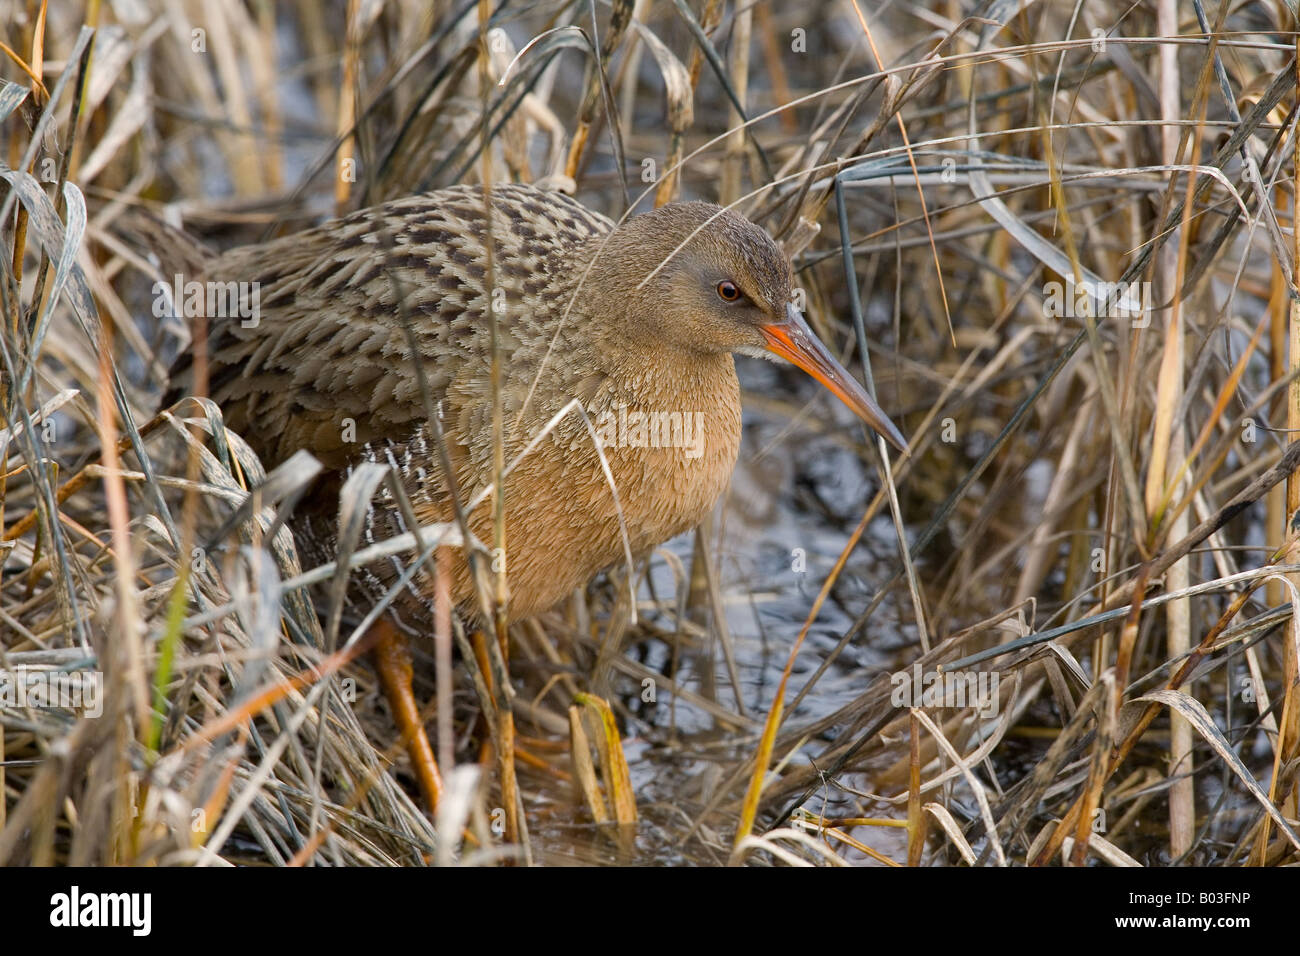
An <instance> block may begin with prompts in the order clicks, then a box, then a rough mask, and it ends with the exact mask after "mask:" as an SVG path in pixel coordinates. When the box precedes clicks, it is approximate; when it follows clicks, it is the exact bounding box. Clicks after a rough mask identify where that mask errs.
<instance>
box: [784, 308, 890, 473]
mask: <svg viewBox="0 0 1300 956" xmlns="http://www.w3.org/2000/svg"><path fill="white" fill-rule="evenodd" d="M762 331H763V337H764V338H766V339H767V349H768V351H769V352H774V353H775V354H777V355H779V356H781V358H783V359H786V360H787V361H790V362H793V363H794V364H795V365H797V366H799V367H800V368H801V369H803V370H804V371H805V372H807V373H808V374H809V375H811V376H812V377H813V378H815V379H817V381H819V382H821V383H822V384H823V385H825V386H826V387H827V388H829V389H830V390H831V391H832V392H834V393H835V395H836V397H838V398H839V400H840V401H842V402H843V403H844V404H845V405H847V406H849V408H851V409H853V411H854V412H855V413H856V414H857V416H858V417H859V418H861V419H862V420H863V421H864V422H866V423H867V424H868V425H870V426H871V427H872V428H874V429H875V430H876V431H877V432H879V433H880V436H881V437H882V438H884V439H885V441H887V442H889V443H890V444H891V445H893V446H894V447H895V448H897V449H898V450H899V451H907V439H906V438H904V437H903V433H902V432H900V431H899V430H898V426H896V425H895V424H894V423H893V422H891V421H890V420H889V417H888V416H887V415H886V414H885V413H884V412H882V411H881V410H880V406H879V405H877V404H876V403H875V401H874V400H873V399H872V398H871V396H870V395H868V394H867V392H866V389H864V388H863V387H862V386H861V385H859V384H858V381H857V379H855V378H854V377H853V376H852V375H851V374H849V372H848V371H847V370H846V369H845V368H844V366H843V365H841V364H840V363H839V362H837V361H835V357H834V356H833V355H831V353H830V352H829V351H828V350H827V348H826V346H824V345H822V343H821V340H820V339H818V338H817V336H815V335H813V332H812V329H810V328H808V323H807V322H805V321H804V320H803V316H802V315H800V314H799V310H798V309H796V308H795V307H794V304H793V303H791V304H789V305H787V306H786V312H785V321H784V322H780V323H776V324H773V325H765V326H763V327H762Z"/></svg>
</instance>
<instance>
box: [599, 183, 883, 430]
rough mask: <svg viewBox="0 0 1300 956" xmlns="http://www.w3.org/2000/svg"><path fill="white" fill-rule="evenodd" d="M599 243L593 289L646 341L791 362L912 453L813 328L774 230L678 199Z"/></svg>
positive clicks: (706, 205) (646, 343) (627, 327)
mask: <svg viewBox="0 0 1300 956" xmlns="http://www.w3.org/2000/svg"><path fill="white" fill-rule="evenodd" d="M597 247H598V248H599V251H598V253H597V255H596V258H595V261H594V262H593V263H592V268H591V274H590V275H589V276H588V277H587V282H588V283H589V284H590V285H589V288H590V289H591V290H593V291H594V290H599V293H598V294H599V296H600V297H601V298H602V300H603V301H601V302H600V303H599V307H600V308H602V309H603V310H608V309H609V308H610V305H611V304H617V305H618V307H619V311H620V312H621V313H622V314H623V315H624V316H625V317H626V320H627V324H626V325H625V326H624V330H625V332H626V334H629V335H632V336H634V337H635V338H637V339H640V340H641V341H640V342H639V343H638V344H640V345H641V346H642V347H646V348H677V349H685V350H693V351H697V352H712V353H719V352H732V353H740V354H741V355H750V356H755V357H759V358H768V359H770V358H773V357H779V358H782V359H786V360H788V361H790V362H793V363H794V364H795V365H797V366H799V368H801V369H803V370H804V371H805V372H807V373H808V374H809V375H811V376H813V378H815V379H817V381H819V382H821V383H822V385H824V386H826V388H828V389H829V390H830V391H831V392H833V393H834V394H835V395H836V396H837V397H838V398H839V399H840V400H841V401H843V402H844V404H845V405H847V406H848V407H849V408H850V409H852V410H853V411H854V412H855V413H857V415H858V416H859V417H860V418H861V419H862V420H863V421H865V422H866V423H867V424H868V425H870V426H871V427H872V428H873V429H875V430H876V431H877V432H879V433H880V435H881V436H883V437H884V438H885V439H886V440H887V441H888V442H889V443H890V444H892V445H893V446H894V447H896V448H898V449H899V450H900V451H903V450H906V448H907V441H906V439H905V438H903V435H902V433H901V432H900V431H899V430H898V428H897V426H895V425H894V423H893V422H891V421H890V420H889V418H888V416H886V415H885V413H884V412H883V411H881V409H880V406H879V405H877V404H876V402H875V401H874V400H873V399H872V398H871V396H870V395H868V394H867V392H866V390H865V389H863V388H862V386H861V385H859V384H858V381H857V379H855V378H854V377H853V376H852V375H851V374H850V373H849V372H848V371H847V370H845V368H844V367H843V366H842V365H840V363H839V362H837V361H836V360H835V357H834V356H833V355H831V353H830V351H829V350H828V349H827V348H826V346H825V345H823V344H822V342H821V341H820V340H819V339H818V338H817V336H816V335H814V334H813V332H812V330H811V329H809V328H808V324H807V323H806V322H805V321H804V318H803V316H802V315H801V314H800V312H799V309H798V308H797V307H796V306H795V303H794V283H793V275H792V272H791V269H790V262H789V260H788V259H787V258H786V256H785V254H784V253H783V252H782V250H781V247H780V246H778V245H777V244H776V242H775V240H773V239H772V237H771V236H769V235H768V234H767V232H766V231H765V230H763V229H761V228H759V227H758V226H756V225H754V224H753V223H752V222H750V221H749V220H747V219H745V218H744V217H742V216H740V215H737V214H736V213H734V212H731V211H730V210H726V209H723V208H721V207H719V206H715V205H712V204H711V203H703V202H685V203H672V204H669V205H666V206H661V207H660V208H658V209H656V210H654V211H653V212H649V213H646V214H644V215H641V216H637V217H635V218H633V219H630V220H628V221H627V222H626V223H624V224H623V225H621V226H620V227H618V228H617V229H616V230H615V231H614V233H613V234H612V235H611V236H609V237H608V240H607V241H606V240H601V241H600V242H598V243H597ZM607 296H612V297H613V303H611V301H610V300H609V299H607V298H605V297H607Z"/></svg>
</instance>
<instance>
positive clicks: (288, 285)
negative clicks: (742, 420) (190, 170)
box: [171, 185, 612, 468]
mask: <svg viewBox="0 0 1300 956" xmlns="http://www.w3.org/2000/svg"><path fill="white" fill-rule="evenodd" d="M492 201H493V210H494V215H493V217H492V219H491V221H490V224H489V220H488V218H487V217H486V216H485V215H484V195H483V191H482V189H481V188H480V187H476V186H458V187H452V188H448V189H443V190H439V191H437V192H432V193H427V194H424V195H420V196H415V197H411V198H407V199H401V200H396V201H394V202H390V203H386V204H384V205H382V206H376V207H373V208H370V209H364V210H360V211H358V212H356V213H353V214H351V215H349V216H346V217H343V218H341V219H336V220H333V221H331V222H327V223H325V224H323V225H321V226H317V227H316V228H313V229H310V230H308V231H306V232H303V233H299V234H296V235H292V236H288V237H286V238H283V239H278V240H275V241H273V242H270V243H264V244H260V245H255V246H244V247H239V248H236V249H232V250H231V251H229V252H227V253H225V254H223V255H221V256H220V257H218V258H217V259H215V260H214V261H213V262H212V263H211V265H210V266H209V268H208V269H207V270H206V273H205V275H204V276H203V277H202V278H203V280H205V281H206V282H208V283H219V284H229V283H236V284H243V285H242V286H240V287H241V288H244V289H247V290H252V291H251V293H250V292H245V293H244V294H245V296H246V298H247V297H250V295H251V298H252V299H253V301H252V303H251V304H252V305H253V306H254V308H253V309H247V310H245V311H252V312H254V313H255V314H254V316H253V317H252V318H248V319H245V318H242V317H241V316H240V315H234V316H230V317H225V318H223V317H220V316H213V317H209V319H208V325H209V331H208V335H209V348H208V353H209V393H210V395H211V397H212V398H213V399H214V400H215V401H216V402H217V404H218V405H219V406H220V407H221V408H222V411H223V413H224V415H225V417H226V422H227V424H228V425H230V426H231V427H232V428H234V429H235V430H236V431H238V432H240V433H241V434H242V435H244V436H245V437H246V438H247V439H248V440H249V442H250V444H251V445H252V446H253V448H254V450H256V451H257V452H258V454H259V456H260V457H261V458H262V459H263V463H264V464H266V465H267V466H268V467H272V466H274V465H275V464H277V463H279V462H280V461H283V460H284V459H286V458H288V457H289V455H291V454H293V453H294V452H295V451H297V450H299V449H306V450H308V451H310V452H311V453H312V454H314V455H315V456H316V457H317V458H319V459H321V460H322V461H323V462H324V463H325V464H326V465H327V466H329V467H335V468H342V467H346V466H347V465H349V464H352V463H355V461H357V460H358V458H360V457H361V456H362V454H363V450H364V447H365V446H366V444H367V443H372V442H375V441H378V440H384V439H393V440H399V441H404V440H406V439H408V438H410V437H412V436H413V435H414V433H415V432H416V430H417V428H418V426H419V425H420V424H421V423H422V422H423V421H424V420H425V418H426V405H425V402H424V399H423V398H422V396H421V389H420V378H419V374H420V372H422V373H423V376H424V379H425V381H426V382H427V385H428V388H429V393H430V397H431V399H432V400H433V402H435V403H437V402H444V401H446V400H447V399H448V398H449V397H452V398H453V404H455V405H457V406H458V408H459V409H460V412H461V414H469V415H480V414H482V403H481V402H478V401H475V400H474V399H475V398H476V396H475V395H474V394H473V393H474V392H476V391H481V390H482V389H484V388H486V386H487V383H488V380H489V375H488V366H489V361H490V354H491V350H490V347H489V335H490V324H489V320H488V319H489V310H493V309H495V313H496V317H497V320H498V327H499V333H500V335H499V339H498V341H499V343H500V347H501V354H502V356H503V358H504V359H505V361H506V362H507V363H508V362H510V360H511V359H512V357H513V356H514V354H515V353H516V352H517V351H518V350H519V349H520V348H521V346H522V347H523V349H524V350H525V351H534V350H535V349H536V347H537V346H538V344H539V343H542V344H543V345H544V347H546V348H549V349H551V350H552V351H556V350H558V351H559V352H560V354H561V355H562V354H564V348H565V346H566V344H567V342H568V339H569V333H568V331H567V330H565V329H563V328H561V329H559V336H558V339H555V340H554V341H552V339H554V338H555V337H554V332H555V327H554V324H553V323H552V321H551V319H552V318H553V317H554V316H556V315H559V314H561V313H563V311H564V309H563V306H560V307H559V308H557V307H556V303H558V302H559V301H560V300H561V299H562V298H563V299H566V301H567V297H566V296H565V292H566V290H567V289H569V288H571V287H572V283H573V278H574V277H573V272H574V268H575V263H574V260H573V256H574V253H575V252H576V250H578V249H580V248H581V247H582V246H583V244H584V243H586V242H587V241H588V240H591V239H593V238H594V237H598V236H600V235H602V234H604V233H605V232H607V231H608V230H609V229H610V228H611V226H612V224H611V223H610V221H609V220H608V219H606V218H604V217H603V216H600V215H598V214H596V213H594V212H592V211H590V210H588V209H586V208H585V207H583V206H582V205H581V204H579V203H578V202H577V201H576V200H574V199H571V198H570V197H568V196H566V195H564V194H562V193H558V192H551V191H546V190H541V189H537V188H535V187H532V186H523V185H501V186H496V187H494V188H493V190H492ZM489 228H490V232H491V255H490V256H489V251H488V247H489V243H488V239H487V236H488V233H489ZM489 269H491V270H492V276H491V280H489ZM246 304H249V303H246ZM412 340H414V342H415V345H416V354H417V355H419V356H421V357H422V361H421V362H420V368H419V370H418V371H417V366H416V362H415V361H413V360H412V352H411V348H410V345H411V341H412ZM543 340H545V341H544V342H543ZM521 357H522V356H521ZM519 364H520V365H523V364H527V363H519ZM172 384H173V389H172V391H173V396H171V397H179V395H181V394H185V392H186V390H187V389H188V388H189V387H190V385H191V379H190V363H189V360H188V357H186V358H184V359H183V360H182V362H181V363H179V364H178V366H177V369H176V370H175V373H174V375H173V383H172ZM451 393H455V394H454V395H453V394H451ZM477 424H478V423H467V426H468V427H474V426H475V425H477Z"/></svg>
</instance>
